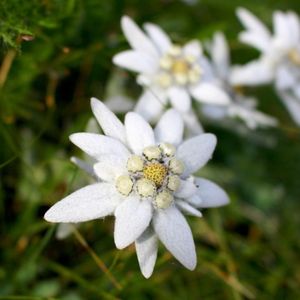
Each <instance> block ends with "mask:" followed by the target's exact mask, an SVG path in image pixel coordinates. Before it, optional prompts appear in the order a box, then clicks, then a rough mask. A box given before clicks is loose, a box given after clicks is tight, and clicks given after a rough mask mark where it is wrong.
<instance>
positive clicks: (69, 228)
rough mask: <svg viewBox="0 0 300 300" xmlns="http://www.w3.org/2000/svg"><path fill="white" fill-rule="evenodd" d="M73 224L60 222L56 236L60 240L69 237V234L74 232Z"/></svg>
mask: <svg viewBox="0 0 300 300" xmlns="http://www.w3.org/2000/svg"><path fill="white" fill-rule="evenodd" d="M73 226H75V225H73V224H71V223H60V224H58V226H57V229H56V232H55V237H56V238H57V239H58V240H63V239H65V238H67V237H68V236H69V235H71V234H72V233H73Z"/></svg>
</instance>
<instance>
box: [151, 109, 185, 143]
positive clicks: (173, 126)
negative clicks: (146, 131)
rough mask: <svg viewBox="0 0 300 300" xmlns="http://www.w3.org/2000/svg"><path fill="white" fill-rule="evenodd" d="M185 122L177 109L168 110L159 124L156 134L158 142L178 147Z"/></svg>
mask: <svg viewBox="0 0 300 300" xmlns="http://www.w3.org/2000/svg"><path fill="white" fill-rule="evenodd" d="M183 129H184V126H183V120H182V118H181V116H180V114H179V113H178V112H177V111H176V110H175V109H169V110H167V111H166V112H165V113H164V114H163V115H162V117H161V118H160V120H159V122H158V123H157V125H156V127H155V130H154V134H155V137H156V141H157V142H166V143H170V144H173V145H178V144H179V143H181V141H182V136H183Z"/></svg>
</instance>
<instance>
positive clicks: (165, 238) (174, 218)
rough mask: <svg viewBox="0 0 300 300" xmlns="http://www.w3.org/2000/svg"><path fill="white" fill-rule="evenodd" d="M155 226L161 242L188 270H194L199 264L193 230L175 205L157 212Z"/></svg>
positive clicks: (154, 220) (154, 219)
mask: <svg viewBox="0 0 300 300" xmlns="http://www.w3.org/2000/svg"><path fill="white" fill-rule="evenodd" d="M153 226H154V230H155V232H156V234H157V235H158V237H159V239H160V240H161V242H162V243H163V244H164V245H165V247H166V248H167V249H168V250H169V251H170V252H171V253H172V254H173V255H174V257H175V258H176V259H177V260H178V261H179V262H180V263H182V264H183V265H184V266H185V267H186V268H187V269H190V270H194V269H195V267H196V264H197V257H196V251H195V244H194V240H193V236H192V232H191V229H190V227H189V225H188V223H187V221H186V219H185V218H184V216H183V215H182V214H181V213H180V211H179V210H178V209H177V208H176V207H175V206H174V205H173V206H170V207H169V208H167V209H165V210H158V211H156V213H155V214H154V217H153Z"/></svg>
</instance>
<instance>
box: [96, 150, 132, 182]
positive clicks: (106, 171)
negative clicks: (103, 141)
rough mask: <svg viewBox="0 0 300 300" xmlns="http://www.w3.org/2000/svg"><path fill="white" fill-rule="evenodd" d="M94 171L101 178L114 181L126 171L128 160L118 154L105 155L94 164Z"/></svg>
mask: <svg viewBox="0 0 300 300" xmlns="http://www.w3.org/2000/svg"><path fill="white" fill-rule="evenodd" d="M94 171H95V173H96V175H97V176H98V177H99V178H100V179H101V180H103V181H107V182H114V181H115V179H116V178H117V177H118V176H120V175H122V174H124V172H125V171H126V160H125V159H122V158H121V157H118V156H116V155H105V156H103V158H102V159H101V161H100V162H98V163H96V164H95V165H94Z"/></svg>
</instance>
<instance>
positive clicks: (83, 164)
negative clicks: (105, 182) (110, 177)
mask: <svg viewBox="0 0 300 300" xmlns="http://www.w3.org/2000/svg"><path fill="white" fill-rule="evenodd" d="M71 162H72V163H73V164H75V165H76V166H77V167H79V168H80V169H81V170H83V171H85V172H87V173H88V174H90V175H91V176H93V177H96V174H95V172H94V169H93V166H92V165H91V164H89V163H87V162H85V161H83V160H82V159H80V158H78V157H75V156H72V157H71Z"/></svg>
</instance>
